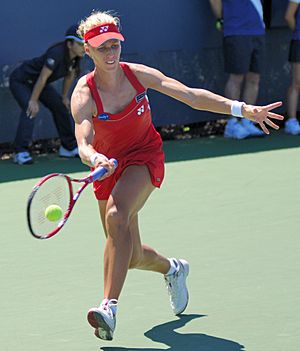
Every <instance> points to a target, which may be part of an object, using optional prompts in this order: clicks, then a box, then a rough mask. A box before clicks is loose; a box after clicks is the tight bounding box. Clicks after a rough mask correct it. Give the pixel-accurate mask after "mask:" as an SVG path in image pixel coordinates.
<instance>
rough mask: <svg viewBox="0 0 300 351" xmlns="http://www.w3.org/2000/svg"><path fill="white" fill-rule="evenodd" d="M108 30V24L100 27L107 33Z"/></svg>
mask: <svg viewBox="0 0 300 351" xmlns="http://www.w3.org/2000/svg"><path fill="white" fill-rule="evenodd" d="M107 31H108V26H102V27H100V33H105V32H107Z"/></svg>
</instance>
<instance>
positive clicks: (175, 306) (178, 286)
mask: <svg viewBox="0 0 300 351" xmlns="http://www.w3.org/2000/svg"><path fill="white" fill-rule="evenodd" d="M172 260H174V261H175V262H176V263H177V270H176V272H175V273H173V274H170V275H165V276H164V278H165V283H166V286H167V289H168V293H169V297H170V303H171V307H172V310H173V312H174V314H175V315H176V316H177V315H179V314H181V313H182V312H183V311H184V310H185V309H186V307H187V304H188V302H189V293H188V289H187V285H186V279H187V276H188V274H189V264H188V262H187V261H185V260H182V259H180V260H177V259H174V258H173V259H172Z"/></svg>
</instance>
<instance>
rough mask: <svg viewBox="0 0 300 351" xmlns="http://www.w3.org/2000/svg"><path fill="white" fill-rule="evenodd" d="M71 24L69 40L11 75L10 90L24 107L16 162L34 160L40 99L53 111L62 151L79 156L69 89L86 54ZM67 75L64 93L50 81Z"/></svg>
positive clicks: (69, 155) (62, 154)
mask: <svg viewBox="0 0 300 351" xmlns="http://www.w3.org/2000/svg"><path fill="white" fill-rule="evenodd" d="M76 31H77V26H76V25H73V26H71V27H70V28H69V29H68V30H67V31H66V34H65V40H64V41H62V42H59V43H57V44H54V45H52V46H51V47H49V48H48V50H47V51H46V52H45V53H44V54H43V55H42V56H40V57H36V58H33V59H31V60H26V61H24V62H23V63H22V64H21V65H20V66H18V67H17V68H16V69H15V70H14V71H13V72H12V73H11V75H10V90H11V92H12V94H13V96H14V98H15V99H16V100H17V102H18V104H19V106H20V107H21V109H22V112H21V115H20V120H19V124H18V128H17V133H16V138H15V142H14V149H15V155H14V162H15V163H17V164H19V165H24V164H31V163H33V159H32V156H31V155H30V153H29V144H30V142H31V141H32V132H33V127H34V120H35V117H36V116H37V114H38V112H39V101H40V102H42V103H43V104H44V105H45V106H46V107H47V108H48V109H49V110H50V111H51V113H52V115H53V118H54V122H55V125H56V128H57V131H58V134H59V137H60V140H61V146H60V149H59V155H60V156H62V157H76V156H78V149H77V143H76V139H75V135H74V130H73V125H72V122H71V119H70V101H69V98H68V92H69V89H70V87H71V85H72V82H73V80H74V79H75V78H76V76H78V75H79V71H80V68H79V65H80V60H81V58H82V57H83V55H84V48H83V40H82V39H81V38H80V37H79V36H78V34H77V33H76ZM60 78H64V81H63V88H62V94H59V93H58V92H57V90H56V89H55V88H54V87H53V86H51V84H50V83H52V82H54V81H56V80H58V79H60Z"/></svg>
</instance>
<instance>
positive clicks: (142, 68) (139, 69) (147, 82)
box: [127, 63, 164, 88]
mask: <svg viewBox="0 0 300 351" xmlns="http://www.w3.org/2000/svg"><path fill="white" fill-rule="evenodd" d="M127 64H128V66H129V67H130V69H131V70H132V72H133V73H134V74H135V75H136V77H137V79H138V80H139V81H140V82H141V84H142V85H143V86H144V87H145V88H153V87H154V86H155V85H156V84H158V83H159V82H160V81H161V80H162V79H163V77H164V75H163V74H162V73H161V72H160V71H159V70H157V69H155V68H153V67H149V66H146V65H142V64H138V63H127Z"/></svg>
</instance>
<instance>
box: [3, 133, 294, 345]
mask: <svg viewBox="0 0 300 351" xmlns="http://www.w3.org/2000/svg"><path fill="white" fill-rule="evenodd" d="M299 140H300V139H299V138H298V137H288V136H286V135H284V134H283V133H281V132H279V133H273V134H272V135H271V136H270V137H267V138H263V139H251V140H245V141H240V142H237V141H230V140H225V139H223V138H221V137H220V138H219V137H218V138H201V139H197V140H188V141H171V142H165V151H166V159H167V163H166V178H165V181H164V184H163V187H162V189H161V190H156V191H155V192H154V193H153V194H152V196H151V198H150V199H149V201H148V203H147V204H146V206H145V208H144V209H143V210H142V212H141V213H140V225H141V233H142V238H143V241H144V242H145V243H147V244H149V245H153V246H154V247H155V248H156V249H157V250H158V251H160V252H161V253H163V254H165V255H167V256H169V257H179V258H180V257H182V258H185V259H187V260H188V261H189V262H190V276H189V280H188V283H189V289H190V303H189V306H188V308H187V310H186V313H185V314H184V315H183V316H182V317H180V318H178V317H174V316H173V315H172V313H171V309H170V306H169V302H168V297H167V292H166V289H165V286H164V282H163V279H162V277H161V276H160V275H158V274H155V273H149V272H141V271H130V272H129V274H128V278H127V281H126V284H125V287H124V290H123V293H122V296H121V299H120V302H119V309H118V319H117V329H116V332H115V339H114V340H113V341H112V342H105V341H101V340H99V339H97V338H96V337H94V335H93V331H92V329H91V328H90V327H89V325H88V323H87V322H86V312H87V310H88V309H89V308H90V307H92V306H94V305H96V304H97V303H98V302H99V301H100V299H101V298H102V267H103V265H102V258H103V247H104V235H103V231H102V228H101V225H100V222H99V216H98V212H97V206H96V202H95V200H94V198H93V194H92V192H91V190H90V189H87V191H85V193H83V194H82V197H81V198H80V199H79V201H78V203H77V205H76V206H75V209H74V213H73V214H72V216H71V218H70V220H69V222H68V223H67V225H66V227H65V228H64V229H63V230H62V232H61V233H60V234H59V235H57V237H54V238H52V239H50V240H48V241H38V240H37V239H34V238H32V237H31V236H30V234H29V233H28V230H27V227H26V220H25V208H26V200H27V196H28V194H29V192H30V190H31V188H32V186H33V185H34V183H35V182H36V181H37V178H39V177H40V176H42V175H45V174H46V173H49V172H54V171H61V172H67V173H70V174H72V175H73V176H83V175H84V174H86V173H87V169H86V168H85V167H84V166H83V165H81V164H80V161H79V160H72V161H70V160H61V159H59V158H58V157H57V156H55V155H50V156H41V157H39V158H38V162H37V163H36V164H35V165H33V166H31V167H28V168H27V167H18V166H16V165H13V164H11V161H1V162H0V179H1V182H0V193H1V202H0V210H1V218H0V229H1V236H0V247H1V255H0V266H1V271H0V272H1V273H0V274H1V276H0V281H1V290H0V291H1V295H0V296H1V299H0V311H1V312H0V313H1V314H0V315H1V317H0V330H1V332H0V334H1V337H0V349H1V351H19V350H20V351H37V350H38V351H68V350H70V351H92V350H94V351H96V350H98V351H99V350H105V351H125V350H126V351H127V350H132V351H160V350H173V351H196V350H199V351H242V350H249V351H250V350H251V351H252V350H255V351H271V350H272V351H286V350H288V351H298V350H299V345H300V335H299V334H300V332H299V325H300V280H299V272H300V260H299V257H300V239H299V235H300V206H299V194H300V182H299V174H300V162H299V155H300V148H299V147H298V146H299Z"/></svg>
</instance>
